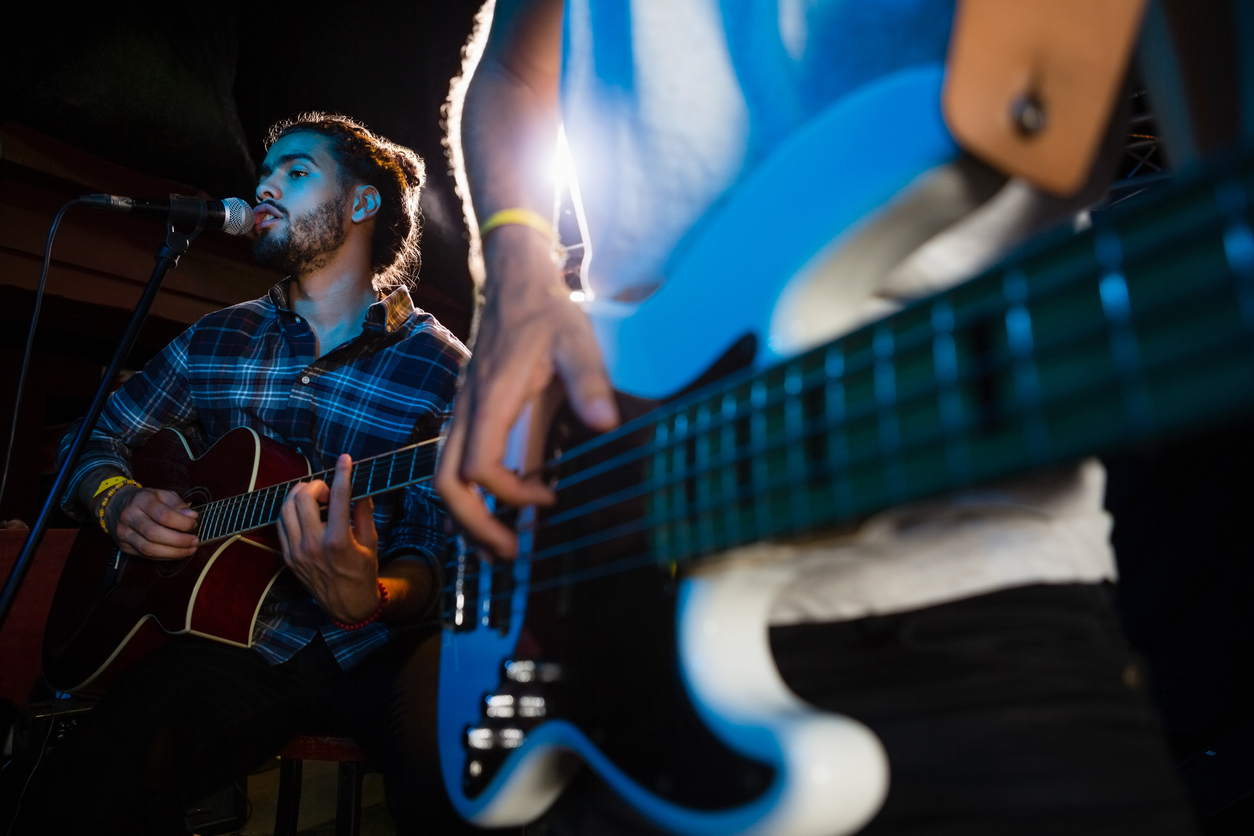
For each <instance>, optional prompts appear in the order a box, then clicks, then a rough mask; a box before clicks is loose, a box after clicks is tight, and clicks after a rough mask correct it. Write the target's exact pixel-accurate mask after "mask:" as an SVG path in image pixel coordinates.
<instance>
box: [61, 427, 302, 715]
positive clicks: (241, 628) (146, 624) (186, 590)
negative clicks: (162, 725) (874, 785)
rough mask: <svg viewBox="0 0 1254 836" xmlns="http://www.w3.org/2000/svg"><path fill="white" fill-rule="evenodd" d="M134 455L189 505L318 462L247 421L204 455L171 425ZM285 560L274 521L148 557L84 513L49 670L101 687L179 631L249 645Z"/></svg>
mask: <svg viewBox="0 0 1254 836" xmlns="http://www.w3.org/2000/svg"><path fill="white" fill-rule="evenodd" d="M132 464H133V468H134V473H135V479H136V480H137V481H138V482H139V483H140V484H142V485H145V486H147V487H157V488H164V489H166V490H170V491H174V492H175V493H177V494H179V495H180V496H182V497H183V499H184V500H185V501H186V502H187V503H188V504H189V505H192V506H203V505H205V504H207V503H211V502H215V501H217V500H221V499H225V498H227V497H234V496H239V495H244V494H248V493H249V492H252V491H255V490H257V489H258V488H264V487H266V486H269V485H275V484H279V483H283V482H287V481H290V480H293V479H299V478H301V477H305V476H308V474H309V472H310V469H309V462H308V460H307V459H305V457H304V456H301V455H300V454H298V453H295V452H293V451H291V450H289V449H287V448H286V447H284V446H282V445H280V444H278V443H276V442H274V441H271V440H270V439H268V438H265V437H263V436H260V435H258V434H257V433H256V432H254V431H253V430H251V429H247V428H238V429H235V430H232V431H231V432H229V433H227V434H226V435H225V436H223V437H222V438H221V439H219V440H218V442H217V443H216V444H214V445H213V447H212V448H210V449H209V450H208V451H207V452H206V453H205V454H204V455H203V456H201V457H200V458H196V457H194V456H193V455H192V452H191V449H190V447H189V446H188V444H187V441H186V439H184V437H183V436H182V434H181V433H179V432H178V431H177V430H173V429H165V430H162V431H161V432H160V433H158V434H157V435H155V436H153V438H152V439H150V440H149V442H148V443H147V444H146V445H145V446H144V447H142V448H140V449H139V450H138V451H136V453H135V455H134V459H133V463H132ZM202 538H203V535H202ZM283 568H284V566H283V559H282V555H281V554H280V553H279V544H278V540H277V535H276V534H275V533H274V529H273V526H269V527H264V528H260V529H257V530H254V531H250V532H248V533H246V534H239V535H234V536H229V537H225V538H222V539H216V540H210V541H208V542H203V543H202V545H201V547H200V548H199V549H198V550H197V552H196V553H195V554H194V555H192V556H191V557H188V558H184V559H181V560H150V559H147V558H142V557H134V556H131V555H128V554H125V553H123V552H122V551H121V550H120V549H119V548H118V547H117V545H116V544H115V543H114V542H113V539H112V538H110V537H109V536H108V535H106V534H105V533H104V532H103V531H101V529H100V527H99V526H98V525H95V524H87V525H84V526H83V528H82V529H81V530H80V531H79V533H78V537H77V539H76V540H75V541H74V546H73V548H72V549H71V551H70V554H69V557H68V558H67V559H66V563H65V569H64V571H63V572H62V575H61V580H60V582H59V584H58V586H57V592H56V597H55V598H54V599H53V603H52V609H51V611H50V612H49V616H48V626H47V628H46V631H45V634H44V646H43V660H44V675H45V678H46V679H47V680H48V683H49V684H50V685H52V687H54V688H56V689H57V690H59V691H69V692H73V693H77V694H87V695H93V694H101V693H103V692H104V691H106V690H108V688H109V687H110V686H111V685H112V684H113V682H114V681H115V680H116V679H117V677H118V676H119V675H120V674H121V673H123V672H125V671H126V670H127V669H128V668H130V667H131V666H133V665H134V664H135V663H136V662H138V661H139V660H140V659H142V658H143V657H144V656H146V655H148V654H149V653H151V652H152V651H153V650H154V649H156V648H157V647H159V646H160V645H162V644H165V643H166V642H167V641H169V640H170V637H172V636H177V635H184V634H192V635H197V636H203V637H205V638H209V639H213V640H215V641H220V642H226V643H228V644H235V645H239V646H241V647H248V646H249V645H250V643H251V637H252V631H253V624H254V622H255V621H256V617H257V612H258V609H259V608H260V606H261V602H262V600H263V599H264V598H265V596H266V593H267V592H268V591H269V589H270V587H271V585H272V584H273V583H274V581H275V579H276V578H277V577H278V575H279V573H280V572H281V571H283Z"/></svg>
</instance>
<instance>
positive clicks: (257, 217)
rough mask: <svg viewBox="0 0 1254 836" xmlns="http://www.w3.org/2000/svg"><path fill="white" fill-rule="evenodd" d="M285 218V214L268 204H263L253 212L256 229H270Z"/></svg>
mask: <svg viewBox="0 0 1254 836" xmlns="http://www.w3.org/2000/svg"><path fill="white" fill-rule="evenodd" d="M282 218H283V213H282V212H280V211H279V210H278V209H276V208H275V207H273V206H271V205H270V204H268V203H262V204H260V205H258V206H257V208H256V209H254V210H253V226H254V228H256V229H259V230H260V229H269V228H270V227H272V226H274V225H275V224H276V223H277V222H278V221H279V220H281V219H282Z"/></svg>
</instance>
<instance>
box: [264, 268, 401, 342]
mask: <svg viewBox="0 0 1254 836" xmlns="http://www.w3.org/2000/svg"><path fill="white" fill-rule="evenodd" d="M291 282H292V279H291V278H290V277H289V278H286V279H284V280H283V281H281V282H279V283H278V284H276V285H275V286H274V287H272V288H270V292H269V294H268V295H269V297H270V301H271V302H272V303H273V304H274V307H275V309H276V310H279V311H286V312H288V313H291V311H292V305H291V296H290V289H289V286H290V285H291ZM414 310H415V308H414V300H413V299H412V298H410V295H409V290H408V289H407V288H405V287H398V288H396V289H395V290H393V291H392V292H391V293H389V294H388V295H387V296H385V297H383V298H382V299H380V300H379V301H378V302H375V303H374V304H373V305H371V306H370V307H369V308H367V309H366V321H365V323H364V326H365V328H366V329H367V330H370V331H382V332H383V333H385V334H391V333H392V332H394V331H396V329H398V328H400V327H401V326H402V325H404V324H405V322H406V321H407V320H408V319H409V317H410V315H411V314H413V312H414Z"/></svg>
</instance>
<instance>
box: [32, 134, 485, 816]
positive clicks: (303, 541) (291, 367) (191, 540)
mask: <svg viewBox="0 0 1254 836" xmlns="http://www.w3.org/2000/svg"><path fill="white" fill-rule="evenodd" d="M423 177H424V174H423V164H422V161H421V160H420V159H419V158H418V157H417V156H416V155H415V154H414V153H413V152H412V151H410V150H409V149H407V148H403V147H400V146H398V145H395V144H394V143H391V142H389V141H388V140H386V139H383V138H382V137H379V136H376V135H375V134H373V133H371V132H370V131H368V130H367V129H366V128H365V127H363V126H362V125H360V124H358V123H357V122H355V121H353V120H351V119H348V118H345V117H341V116H332V115H326V114H319V113H312V114H304V115H302V116H299V117H297V118H296V119H294V120H291V121H287V122H284V123H280V124H279V125H276V126H275V127H274V128H272V129H271V131H270V139H269V142H268V153H267V154H266V157H265V162H264V164H263V165H262V167H261V179H260V183H259V184H258V186H257V192H256V197H257V201H258V205H257V211H256V228H257V240H256V244H255V246H254V253H255V255H256V258H257V260H258V262H260V263H261V264H263V265H265V266H268V267H273V268H275V269H277V270H280V271H283V272H286V273H288V274H289V277H288V278H287V279H285V280H284V281H282V282H280V283H279V284H277V285H275V286H274V287H273V288H271V290H270V292H269V293H268V294H267V295H266V296H264V297H262V298H261V299H257V300H254V301H251V302H245V303H243V304H240V305H236V306H234V307H231V308H227V309H225V310H222V311H218V312H216V313H213V314H210V315H208V316H206V317H204V318H203V319H201V320H200V321H199V322H197V323H196V324H195V325H193V326H192V327H191V328H189V329H188V330H187V331H186V332H184V333H183V334H182V335H181V336H179V337H178V338H177V339H176V340H175V341H174V342H172V343H171V344H170V345H169V346H167V347H166V348H165V350H163V351H162V352H161V354H159V355H158V356H157V357H156V358H155V359H153V360H152V361H151V362H150V363H148V365H147V366H145V367H144V369H143V371H142V372H140V373H139V374H136V375H135V376H134V377H132V378H131V379H130V380H128V381H127V382H126V383H125V385H123V386H122V387H121V389H119V390H118V391H117V392H116V393H114V395H113V396H112V397H111V398H110V400H109V402H108V404H107V406H106V407H105V410H104V413H103V414H102V416H101V418H100V421H99V424H98V426H97V428H96V430H95V432H94V433H93V435H92V439H91V441H90V443H89V445H88V447H87V449H86V452H85V454H84V455H83V458H82V463H81V464H80V465H79V467H78V469H77V471H76V473H75V476H74V479H73V481H72V483H71V488H70V489H69V491H68V492H67V495H66V496H65V498H64V500H63V507H64V508H65V509H66V510H67V511H68V512H70V513H72V514H74V515H75V516H78V517H80V518H85V519H90V520H97V519H98V520H99V521H100V524H101V525H102V526H103V527H104V529H105V531H106V532H108V533H109V534H110V535H111V536H112V537H113V538H114V539H115V540H116V541H117V544H118V546H119V547H120V548H121V549H122V550H123V551H124V552H126V553H127V554H131V555H138V556H141V557H143V558H147V559H152V560H173V559H179V558H183V557H187V556H189V555H191V554H193V553H194V552H195V550H196V549H197V547H198V545H199V541H198V539H197V536H196V512H195V511H193V510H192V509H191V508H189V507H188V505H187V503H185V502H183V500H182V499H181V498H180V497H179V496H178V495H177V494H175V493H173V492H170V491H165V490H158V489H154V488H151V487H142V486H140V485H138V484H135V483H133V482H132V481H130V477H131V475H132V473H131V470H130V452H131V450H132V449H134V448H135V447H137V446H139V445H140V444H142V443H143V442H144V441H145V439H147V438H148V437H149V436H151V435H152V434H154V433H155V432H157V431H158V430H160V429H161V428H163V427H175V428H177V429H179V430H180V431H181V432H183V433H184V435H185V436H187V437H188V438H190V439H192V440H193V442H194V443H195V444H196V445H199V446H201V447H202V450H203V449H204V448H207V446H208V445H209V444H212V443H213V442H215V441H216V440H217V439H219V438H221V437H222V436H223V435H224V434H225V433H227V432H228V431H230V430H231V429H233V428H235V427H239V426H245V427H250V428H251V429H253V430H254V431H256V432H257V433H258V434H260V435H263V436H266V437H268V438H271V439H274V440H276V441H279V442H281V443H283V444H285V445H286V446H288V447H290V448H292V449H294V450H296V451H298V452H300V453H303V454H304V455H305V456H306V457H307V458H308V459H309V460H310V463H311V465H312V466H313V470H314V471H315V472H316V471H318V470H323V469H329V468H331V467H334V468H335V470H336V478H335V479H334V480H333V482H334V484H335V485H336V488H337V489H335V490H333V489H331V488H328V486H327V484H326V483H325V482H322V481H314V482H310V483H298V484H297V485H296V486H295V487H293V488H292V489H291V490H290V492H289V494H288V496H287V498H286V500H285V502H284V505H283V509H282V513H281V518H280V521H279V525H278V529H279V539H280V541H281V544H282V551H283V558H284V561H285V562H286V564H287V566H288V567H289V568H290V569H291V571H290V572H287V573H284V574H283V575H282V576H281V577H280V579H279V580H278V581H277V582H276V583H275V584H274V586H273V587H272V588H271V591H270V592H269V594H268V595H267V597H266V599H265V601H264V602H263V604H262V606H261V611H260V614H259V617H258V619H257V622H256V626H255V628H254V632H253V636H252V647H250V648H241V647H235V646H228V645H225V644H218V643H214V642H208V641H205V640H202V639H197V638H194V637H190V636H188V637H183V638H180V639H177V640H175V641H173V642H172V643H170V644H168V645H166V646H165V647H164V648H162V649H161V650H159V651H157V652H156V653H155V654H153V655H152V656H150V657H149V658H148V659H146V660H145V661H144V662H143V663H142V664H141V665H140V666H139V667H138V668H136V669H134V670H132V671H131V672H130V673H129V674H127V675H126V676H124V677H123V678H122V680H121V681H120V682H119V683H118V684H117V685H115V686H114V688H113V689H112V690H111V691H110V692H109V693H108V694H107V695H106V697H105V699H104V700H103V701H102V702H101V703H100V705H99V706H98V707H97V708H96V709H94V710H93V711H92V712H91V713H90V716H89V719H88V721H87V725H86V727H85V728H84V729H83V730H82V732H81V733H80V734H78V735H76V736H75V737H73V738H72V739H71V740H69V741H67V742H66V743H65V744H64V745H63V746H61V747H59V748H58V749H57V751H56V752H55V753H54V755H53V759H52V760H53V762H52V763H50V764H48V765H47V768H45V769H44V770H41V774H38V775H37V776H36V780H35V782H34V786H33V787H32V792H31V793H30V794H28V798H27V799H26V800H25V802H24V803H23V811H22V818H21V820H20V821H19V828H18V829H19V831H21V832H27V833H72V832H84V833H85V832H95V833H163V834H164V833H185V832H186V828H185V825H184V823H183V811H185V810H186V809H187V806H188V804H189V803H190V802H192V801H194V800H195V799H196V798H198V797H201V796H203V795H205V794H207V793H209V792H212V791H214V790H216V789H219V788H221V787H223V786H226V785H228V784H229V783H230V782H231V781H233V780H235V779H237V778H238V777H239V776H241V775H242V774H244V773H245V772H246V771H247V770H248V769H249V768H251V767H255V766H257V765H258V764H260V763H262V762H264V761H265V759H267V758H269V757H273V756H274V755H275V754H276V753H277V752H278V751H279V749H281V748H282V746H283V745H284V744H285V743H286V742H287V741H288V740H290V739H291V738H292V737H293V736H295V735H296V734H300V733H307V732H310V731H322V730H327V731H337V732H346V733H349V734H351V735H352V736H353V737H354V738H355V739H356V740H357V741H358V742H359V743H360V744H361V745H362V746H363V747H364V748H365V750H366V752H367V753H368V754H369V756H370V758H371V760H373V761H374V762H376V763H377V764H379V765H380V766H381V767H382V769H383V772H384V776H385V782H386V788H387V796H388V801H389V806H390V808H391V810H392V813H393V815H394V816H395V817H396V819H397V821H398V825H399V832H402V833H414V832H424V831H425V832H440V833H444V832H448V825H445V824H441V823H440V822H439V821H438V820H439V818H440V811H441V810H442V809H444V806H445V805H446V802H445V801H444V797H443V792H442V789H441V788H440V784H439V780H438V777H436V776H435V774H434V773H433V771H432V770H433V769H434V766H433V765H432V764H433V761H429V760H428V759H427V758H424V756H423V754H422V753H423V752H425V751H429V750H430V747H425V746H424V740H425V739H427V737H426V736H427V732H426V730H425V728H424V727H423V725H422V723H423V721H424V719H425V718H431V717H432V712H431V711H430V710H427V709H426V708H424V706H426V705H428V704H433V703H432V702H431V701H432V700H433V699H434V693H435V692H434V687H435V682H434V680H435V667H434V664H435V661H436V656H435V653H436V650H437V646H436V644H435V643H434V641H432V639H433V638H435V635H434V633H435V631H433V630H432V629H423V628H424V624H430V617H431V616H432V614H433V612H434V610H435V606H436V601H437V600H438V597H439V589H440V582H439V578H440V555H441V553H442V549H443V513H442V511H441V509H440V507H439V506H438V505H437V504H436V503H435V502H434V501H433V500H432V496H431V493H430V490H429V488H427V487H426V485H425V484H424V485H415V486H411V487H409V488H407V489H405V490H404V492H403V493H401V492H396V493H393V494H388V495H384V496H382V497H380V498H378V499H377V501H375V502H373V503H372V502H371V500H369V499H366V500H361V501H358V502H357V503H355V504H354V505H352V506H351V508H350V501H349V495H348V494H349V491H348V484H349V479H348V474H349V468H350V467H351V462H352V460H353V459H359V458H363V457H367V456H373V455H378V454H382V453H386V452H389V451H391V450H394V449H396V448H398V447H402V446H404V445H406V444H408V443H411V442H413V441H415V440H418V439H422V438H426V437H432V436H434V435H435V434H437V433H438V431H439V428H440V426H441V424H442V422H443V420H444V415H445V411H446V409H447V407H448V404H449V401H450V400H451V399H452V397H453V393H454V390H455V387H456V382H457V375H458V372H459V369H460V367H461V364H462V363H463V362H464V361H465V360H466V359H467V357H468V352H467V351H466V349H465V347H464V346H463V345H462V344H461V343H460V342H459V341H458V340H457V339H456V338H455V337H454V336H453V335H452V334H450V333H449V332H448V331H447V330H445V329H444V328H443V326H441V325H440V323H439V322H437V321H436V320H435V318H434V317H432V316H431V315H430V314H428V313H425V312H423V311H421V310H417V309H415V308H414V306H413V303H412V301H411V300H410V296H409V293H408V291H407V289H406V284H407V282H408V279H407V277H408V276H412V275H414V274H415V273H416V272H417V270H416V267H417V260H418V247H417V243H418V237H419V231H420V224H421V216H420V214H419V209H418V205H419V203H418V198H419V191H420V189H421V186H422V183H423ZM385 393H386V394H385ZM72 434H73V431H71V435H67V436H66V443H68V440H69V439H70V438H71V436H72ZM63 449H64V448H63ZM337 457H338V458H337ZM350 457H351V458H350ZM101 486H106V487H104V488H103V489H102V487H101ZM106 499H107V500H108V503H107V505H105V506H104V507H103V509H102V503H104V502H105V500H106ZM322 505H329V507H328V509H327V518H326V521H325V522H323V520H322V518H321V509H320V506H322ZM102 510H103V513H101V511H102ZM433 757H434V756H433V754H432V755H431V758H433ZM70 788H72V790H71V789H70ZM66 794H72V796H73V802H72V803H65V802H64V801H63V800H62V799H63V798H64V796H65V795H66ZM59 802H60V803H59ZM428 828H429V829H428Z"/></svg>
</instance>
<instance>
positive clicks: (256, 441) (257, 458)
mask: <svg viewBox="0 0 1254 836" xmlns="http://www.w3.org/2000/svg"><path fill="white" fill-rule="evenodd" d="M243 429H245V430H248V433H249V435H251V436H252V437H253V467H252V474H251V475H250V476H249V477H248V490H246V491H244V493H251V492H252V491H253V490H254V486H255V485H256V484H257V473H258V472H259V471H260V469H261V436H259V435H258V434H257V431H256V430H254V429H253V428H252V427H244V428H243ZM174 432H176V433H178V430H175V431H174ZM182 438H183V436H182V434H181V433H179V439H180V440H182ZM183 446H184V447H187V442H186V441H184V442H183ZM188 455H189V456H190V455H191V454H190V451H189V453H188ZM301 458H302V459H304V460H305V475H306V476H308V475H309V474H310V473H312V472H313V467H312V466H311V465H310V463H309V458H308V457H307V456H301ZM237 540H238V541H240V542H244V543H247V544H248V545H250V546H253V547H255V548H258V549H262V550H263V551H268V552H270V553H271V554H274V552H275V550H274V549H272V548H270V547H269V546H263V545H262V544H261V543H257V542H255V541H253V540H250V539H248V538H246V537H244V536H242V535H239V534H237V535H235V536H234V537H232V538H230V539H229V540H227V541H226V542H225V543H223V544H222V545H221V546H219V547H218V548H217V549H216V550H215V551H214V553H213V557H211V558H209V561H208V562H207V563H205V566H204V568H203V569H201V570H200V577H198V578H196V585H195V586H194V587H192V594H191V597H190V598H188V601H187V616H186V619H185V620H184V622H183V629H182V630H181V631H179V632H178V633H175V634H174V635H181V634H183V633H190V634H191V635H193V636H200V637H201V638H205V639H211V640H213V641H216V642H221V643H222V644H229V645H233V646H235V647H244V648H248V647H252V646H253V628H255V627H256V626H257V614H258V613H260V612H261V605H262V604H263V603H264V602H265V600H266V596H267V595H269V594H270V588H271V587H273V586H274V582H275V581H277V580H278V579H279V575H281V574H283V569H285V568H287V567H285V566H283V567H280V568H279V570H278V571H277V572H275V573H274V576H273V577H271V578H270V582H269V583H268V584H266V588H265V590H264V591H263V592H262V593H261V595H260V596H258V598H257V606H256V607H254V608H253V615H252V619H251V620H250V621H249V622H248V641H247V642H246V643H243V644H241V643H240V642H233V641H230V640H229V639H224V638H222V637H221V636H214V635H211V634H209V633H202V632H200V631H198V630H193V629H192V611H193V610H194V609H195V608H196V602H197V601H198V600H199V599H200V585H201V584H202V583H204V581H205V576H206V575H208V574H209V570H210V569H211V568H213V564H214V563H216V562H217V560H218V556H219V555H221V554H222V552H223V551H224V550H225V549H226V547H227V546H230V545H232V544H233V543H235V542H236V541H237Z"/></svg>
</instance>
